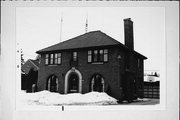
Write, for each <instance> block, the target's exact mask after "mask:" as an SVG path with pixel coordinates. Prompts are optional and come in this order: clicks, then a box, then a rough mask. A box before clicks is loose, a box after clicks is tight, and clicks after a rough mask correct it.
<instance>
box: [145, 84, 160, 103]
mask: <svg viewBox="0 0 180 120" xmlns="http://www.w3.org/2000/svg"><path fill="white" fill-rule="evenodd" d="M159 93H160V89H159V81H157V82H144V97H145V98H158V99H159V96H160V94H159Z"/></svg>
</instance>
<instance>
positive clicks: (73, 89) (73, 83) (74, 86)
mask: <svg viewBox="0 0 180 120" xmlns="http://www.w3.org/2000/svg"><path fill="white" fill-rule="evenodd" d="M78 91H79V77H78V76H77V74H74V73H73V74H71V75H70V77H69V82H68V93H78Z"/></svg>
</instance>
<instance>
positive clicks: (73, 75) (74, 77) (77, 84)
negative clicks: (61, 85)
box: [64, 67, 82, 94]
mask: <svg viewBox="0 0 180 120" xmlns="http://www.w3.org/2000/svg"><path fill="white" fill-rule="evenodd" d="M81 92H82V75H81V73H80V71H79V70H77V69H76V68H75V67H72V68H71V69H70V70H69V71H68V72H67V73H66V75H65V89H64V93H65V94H67V93H81Z"/></svg>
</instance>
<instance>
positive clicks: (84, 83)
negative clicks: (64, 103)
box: [37, 18, 147, 101]
mask: <svg viewBox="0 0 180 120" xmlns="http://www.w3.org/2000/svg"><path fill="white" fill-rule="evenodd" d="M124 30H125V45H124V44H122V43H120V42H119V41H117V40H115V39H113V38H112V37H110V36H108V35H106V34H105V33H103V32H101V31H92V32H88V33H85V34H83V35H80V36H77V37H75V38H72V39H70V40H67V41H64V42H60V43H58V44H55V45H52V46H50V47H47V48H44V49H42V50H39V51H37V53H38V54H40V55H41V60H40V61H41V62H40V65H39V73H38V90H39V91H41V90H49V91H52V92H58V93H61V94H68V93H87V92H91V91H98V92H106V93H108V94H109V95H110V96H112V97H114V98H116V99H118V100H124V99H125V100H128V101H131V100H133V99H136V98H137V97H143V77H144V76H143V71H144V69H143V66H144V64H143V61H144V59H147V58H146V57H145V56H143V55H141V54H140V53H138V52H136V51H134V40H133V22H132V21H131V19H130V18H128V19H124Z"/></svg>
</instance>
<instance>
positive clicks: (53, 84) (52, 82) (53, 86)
mask: <svg viewBox="0 0 180 120" xmlns="http://www.w3.org/2000/svg"><path fill="white" fill-rule="evenodd" d="M46 89H47V90H49V91H50V92H57V91H58V78H57V77H56V76H55V75H51V76H49V77H48V79H47V86H46Z"/></svg>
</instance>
